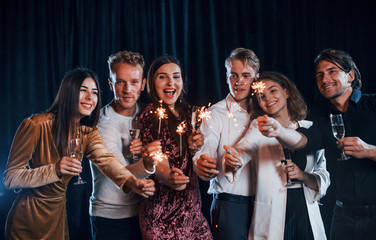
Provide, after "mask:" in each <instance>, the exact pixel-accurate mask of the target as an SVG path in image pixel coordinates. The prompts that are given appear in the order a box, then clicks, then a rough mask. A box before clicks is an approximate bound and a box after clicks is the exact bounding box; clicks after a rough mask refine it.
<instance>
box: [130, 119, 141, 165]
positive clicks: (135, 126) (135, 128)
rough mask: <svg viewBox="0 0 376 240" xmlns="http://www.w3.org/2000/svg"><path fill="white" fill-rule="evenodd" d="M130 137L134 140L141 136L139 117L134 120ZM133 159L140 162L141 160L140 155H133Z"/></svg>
mask: <svg viewBox="0 0 376 240" xmlns="http://www.w3.org/2000/svg"><path fill="white" fill-rule="evenodd" d="M129 135H130V136H131V139H132V140H134V139H136V138H138V137H139V136H140V127H139V124H138V117H135V118H133V120H132V126H131V129H130V130H129ZM131 157H132V158H133V160H135V161H138V160H139V159H140V155H137V154H133V153H131Z"/></svg>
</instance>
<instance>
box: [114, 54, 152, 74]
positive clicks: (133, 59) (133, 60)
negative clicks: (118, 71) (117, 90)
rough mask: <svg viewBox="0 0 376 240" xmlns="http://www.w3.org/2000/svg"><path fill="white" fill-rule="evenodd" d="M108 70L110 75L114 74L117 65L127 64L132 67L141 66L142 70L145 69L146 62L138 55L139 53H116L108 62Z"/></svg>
mask: <svg viewBox="0 0 376 240" xmlns="http://www.w3.org/2000/svg"><path fill="white" fill-rule="evenodd" d="M107 63H108V68H109V70H110V73H111V72H113V69H112V68H113V66H114V65H115V64H116V63H127V64H130V65H132V66H136V65H137V64H140V66H141V68H142V69H144V68H145V60H144V57H143V56H142V55H141V54H139V53H137V52H131V51H121V52H117V53H114V54H112V55H110V56H109V57H108V60H107Z"/></svg>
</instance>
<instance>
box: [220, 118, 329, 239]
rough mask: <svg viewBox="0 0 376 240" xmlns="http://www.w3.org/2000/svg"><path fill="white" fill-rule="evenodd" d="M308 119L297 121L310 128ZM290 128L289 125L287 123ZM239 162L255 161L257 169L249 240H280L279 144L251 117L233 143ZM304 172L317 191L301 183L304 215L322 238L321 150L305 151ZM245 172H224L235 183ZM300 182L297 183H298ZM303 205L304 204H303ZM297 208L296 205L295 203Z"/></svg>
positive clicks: (283, 193)
mask: <svg viewBox="0 0 376 240" xmlns="http://www.w3.org/2000/svg"><path fill="white" fill-rule="evenodd" d="M311 125H312V122H310V121H306V120H303V121H299V126H300V127H304V128H309V127H311ZM290 127H291V128H293V125H291V126H290ZM236 148H237V150H238V151H239V153H240V155H241V159H242V162H243V164H246V163H247V162H248V163H249V160H250V158H251V155H252V158H253V160H251V162H255V165H256V169H257V192H256V198H255V205H254V212H253V218H252V224H251V228H250V231H249V236H248V239H249V240H266V239H269V240H278V239H280V240H283V236H284V228H285V213H286V197H287V188H285V187H284V185H285V184H286V173H285V172H284V169H283V167H282V165H281V145H280V143H279V142H278V141H277V139H276V138H268V137H265V136H263V135H262V134H261V133H260V131H259V130H258V127H257V120H256V119H255V120H253V121H252V123H251V125H250V128H249V130H248V132H247V134H246V135H245V136H244V138H243V139H242V140H241V141H239V142H238V144H237V145H236ZM304 171H305V172H308V173H311V174H313V175H314V177H315V178H316V181H317V183H318V185H319V190H318V191H315V190H312V189H311V188H309V187H307V186H306V185H304V184H302V185H301V186H302V187H303V191H304V197H305V199H306V201H305V204H306V205H307V210H308V216H309V220H310V223H311V227H312V232H313V235H314V239H315V240H325V239H326V236H325V229H324V225H323V222H322V219H321V215H320V209H319V206H318V204H317V201H318V200H319V199H320V198H321V197H323V196H325V194H326V190H327V189H328V187H329V185H330V178H329V172H328V171H327V170H326V160H325V157H324V150H323V149H321V150H319V151H317V152H312V153H309V154H307V164H306V166H305V169H304ZM243 174H247V175H248V173H247V172H244V171H243V169H242V168H240V169H239V170H238V171H237V172H236V174H235V176H234V178H233V179H232V178H231V177H229V175H227V177H228V179H229V181H234V183H236V182H237V181H238V180H237V179H241V175H243ZM299 185H300V184H299ZM303 204H304V203H303ZM297 207H299V206H297Z"/></svg>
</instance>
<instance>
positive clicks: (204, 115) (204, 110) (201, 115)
mask: <svg viewBox="0 0 376 240" xmlns="http://www.w3.org/2000/svg"><path fill="white" fill-rule="evenodd" d="M210 105H211V103H209V104H208V106H207V107H206V106H203V107H201V108H200V109H199V110H198V118H197V123H196V127H195V130H196V129H199V128H200V126H201V123H202V120H203V119H209V118H210V117H211V112H210V111H209V109H208V108H209V107H210Z"/></svg>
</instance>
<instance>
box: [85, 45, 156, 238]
mask: <svg viewBox="0 0 376 240" xmlns="http://www.w3.org/2000/svg"><path fill="white" fill-rule="evenodd" d="M108 66H109V72H110V78H109V79H108V81H109V85H110V89H111V91H113V93H114V98H113V100H112V102H111V103H109V104H108V105H106V106H105V107H104V108H102V110H101V117H100V120H99V123H98V129H99V133H100V135H101V138H102V140H103V143H104V145H105V146H106V147H107V149H108V150H109V151H110V152H111V153H112V154H114V155H115V157H117V158H118V159H119V160H120V161H121V162H122V163H123V164H124V166H127V168H128V169H129V170H130V171H131V172H132V173H133V174H134V175H135V176H136V177H137V178H144V177H147V176H148V175H149V174H150V173H152V172H151V171H153V163H152V162H146V161H145V162H144V161H143V159H141V160H139V161H137V162H136V161H134V160H133V159H132V154H131V153H133V154H140V153H141V148H142V143H141V141H140V139H139V138H136V139H134V140H133V141H132V140H131V137H130V133H129V130H130V129H131V128H132V120H133V119H134V117H135V116H136V115H137V114H139V113H140V111H141V110H142V109H141V107H140V104H138V103H137V101H138V99H139V97H140V94H141V91H143V90H144V87H145V81H146V79H145V78H144V77H143V69H144V66H145V62H144V59H143V57H142V55H140V54H139V53H134V52H130V51H122V52H118V53H116V54H113V55H111V56H110V57H109V59H108ZM134 162H135V163H134ZM90 167H91V171H92V175H93V191H92V195H91V197H90V207H89V214H90V222H91V232H92V237H93V239H94V240H100V239H111V240H115V239H131V240H135V239H141V233H140V229H139V223H138V205H139V197H138V196H137V195H136V194H135V193H133V192H130V193H124V192H123V191H122V190H121V189H119V188H118V187H117V186H116V185H115V184H114V183H113V182H111V180H110V179H109V178H107V177H106V176H105V175H103V174H102V173H101V172H100V171H99V170H98V168H97V167H96V166H95V165H94V164H92V163H90Z"/></svg>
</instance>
